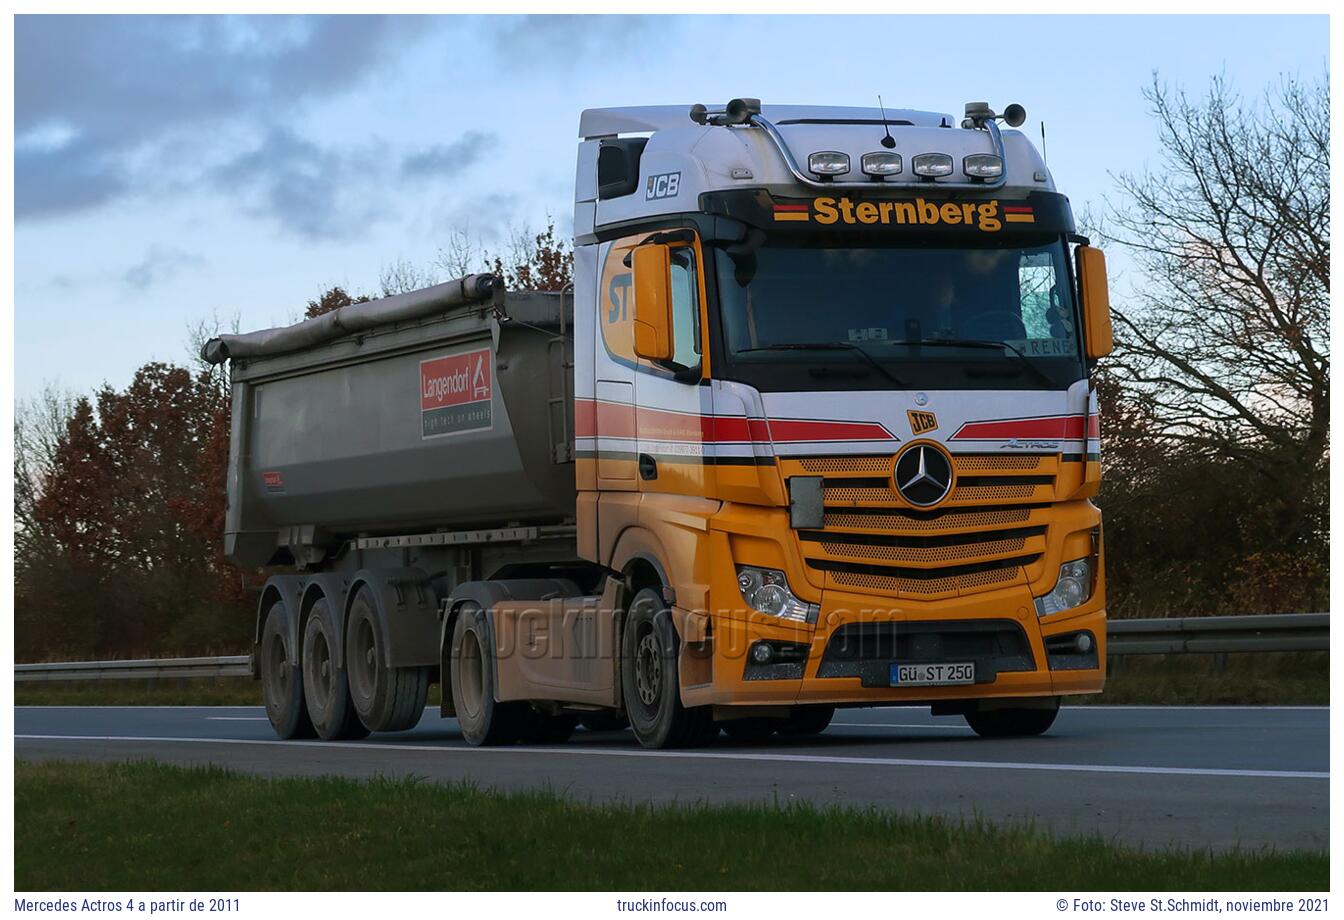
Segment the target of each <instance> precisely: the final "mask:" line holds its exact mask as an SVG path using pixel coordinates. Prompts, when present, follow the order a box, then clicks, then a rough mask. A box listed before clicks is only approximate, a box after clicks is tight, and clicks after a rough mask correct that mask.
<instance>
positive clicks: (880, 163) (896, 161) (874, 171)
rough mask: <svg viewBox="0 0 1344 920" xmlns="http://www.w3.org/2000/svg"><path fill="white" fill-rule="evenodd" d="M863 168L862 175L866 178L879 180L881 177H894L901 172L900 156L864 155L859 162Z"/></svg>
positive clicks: (889, 154)
mask: <svg viewBox="0 0 1344 920" xmlns="http://www.w3.org/2000/svg"><path fill="white" fill-rule="evenodd" d="M859 163H860V165H861V166H862V167H863V173H864V175H866V176H874V177H876V178H879V179H880V178H881V177H882V176H894V175H897V174H898V173H900V171H901V155H900V154H899V153H882V152H880V151H879V152H877V153H865V154H864V155H863V159H861V160H860V161H859Z"/></svg>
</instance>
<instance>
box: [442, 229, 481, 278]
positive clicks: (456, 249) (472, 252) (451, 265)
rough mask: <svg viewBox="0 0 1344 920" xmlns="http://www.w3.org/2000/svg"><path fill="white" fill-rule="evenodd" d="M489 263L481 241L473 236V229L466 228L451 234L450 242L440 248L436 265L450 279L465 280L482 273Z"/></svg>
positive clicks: (449, 236)
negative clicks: (474, 273) (475, 273)
mask: <svg viewBox="0 0 1344 920" xmlns="http://www.w3.org/2000/svg"><path fill="white" fill-rule="evenodd" d="M487 261H488V260H487V259H486V256H485V253H484V251H483V250H482V248H481V244H480V241H479V240H476V239H473V238H472V236H471V227H470V226H464V227H463V228H462V229H461V230H452V231H450V232H449V234H448V241H447V242H446V243H444V244H443V245H442V246H440V247H439V253H438V255H437V256H436V257H435V259H434V265H435V266H436V267H437V268H438V269H440V270H441V271H442V273H443V274H444V275H445V276H446V277H448V278H465V277H466V276H467V275H470V274H471V273H472V272H478V271H482V270H483V269H482V266H484V265H486V264H487Z"/></svg>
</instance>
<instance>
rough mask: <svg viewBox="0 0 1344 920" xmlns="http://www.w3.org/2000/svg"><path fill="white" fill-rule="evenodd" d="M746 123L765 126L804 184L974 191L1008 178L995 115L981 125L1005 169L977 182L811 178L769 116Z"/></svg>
mask: <svg viewBox="0 0 1344 920" xmlns="http://www.w3.org/2000/svg"><path fill="white" fill-rule="evenodd" d="M752 101H755V100H752ZM757 105H759V103H757ZM744 114H745V113H744ZM739 123H741V122H739ZM745 123H746V124H748V125H754V126H755V127H758V128H761V129H762V130H764V131H765V133H766V135H767V136H768V137H769V138H770V140H772V141H774V144H775V147H776V148H777V149H778V150H779V152H780V155H781V156H783V157H784V164H785V165H786V166H788V167H789V172H791V173H793V177H794V178H795V179H797V180H798V181H799V182H801V183H803V185H806V186H810V187H811V188H816V189H837V188H861V189H866V190H867V191H870V192H871V191H876V190H877V189H881V188H923V189H933V188H959V189H973V190H975V191H981V192H983V191H985V190H987V189H996V188H999V187H1001V186H1002V185H1003V184H1004V183H1005V182H1007V181H1008V158H1007V157H1006V156H1005V155H1004V151H1003V137H1002V135H1000V134H999V126H998V125H997V124H995V123H994V120H993V119H992V118H990V119H985V120H984V121H983V122H982V125H983V127H984V130H986V131H988V132H989V138H990V143H992V144H993V146H994V150H993V152H994V153H995V154H996V155H997V156H998V158H999V161H1000V162H1002V163H1003V170H1002V172H1000V174H999V175H998V176H997V177H996V178H993V179H985V180H981V181H978V182H975V181H970V180H950V181H944V180H941V179H927V178H924V177H921V176H916V177H915V178H914V179H901V180H897V181H891V180H889V179H883V180H881V181H880V182H875V181H874V180H873V179H871V178H868V177H865V178H864V179H862V180H859V181H846V182H839V181H834V180H832V181H826V182H823V181H822V180H820V179H814V178H812V177H811V176H809V175H807V173H805V172H804V171H803V170H802V169H800V168H799V166H798V161H797V160H795V159H794V157H793V151H791V150H790V149H789V145H788V143H787V142H786V141H785V140H784V137H783V135H781V134H780V133H779V129H778V128H776V127H775V126H774V125H773V124H771V122H770V120H769V119H768V118H766V117H765V116H764V115H762V114H761V113H760V112H759V111H756V112H751V113H750V114H747V115H746V118H745ZM963 130H964V129H963Z"/></svg>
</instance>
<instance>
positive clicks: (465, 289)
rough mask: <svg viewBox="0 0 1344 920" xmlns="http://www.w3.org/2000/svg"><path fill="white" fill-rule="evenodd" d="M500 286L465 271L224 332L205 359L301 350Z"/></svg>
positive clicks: (480, 296)
mask: <svg viewBox="0 0 1344 920" xmlns="http://www.w3.org/2000/svg"><path fill="white" fill-rule="evenodd" d="M499 286H500V282H499V279H498V278H497V277H495V276H494V275H490V274H480V275H467V276H466V277H465V278H458V279H457V280H455V281H445V282H444V283H443V284H436V285H434V286H433V287H429V288H425V289H424V290H421V291H409V292H407V293H405V294H394V295H393V296H391V297H383V298H381V299H379V300H370V301H368V302H366V303H355V304H351V305H350V306H348V307H340V308H339V309H336V310H332V311H331V312H330V313H324V314H323V315H321V316H315V317H313V318H312V319H306V320H304V321H303V322H301V323H295V324H294V325H292V326H281V327H278V328H276V329H262V330H260V331H258V332H248V333H244V334H242V335H221V336H218V337H217V338H213V339H211V340H210V341H208V342H206V343H205V345H203V346H202V347H201V357H202V358H204V359H205V360H206V361H207V362H209V363H210V364H223V363H224V362H225V361H227V360H229V359H230V358H258V357H262V356H263V355H279V354H284V353H286V352H291V351H300V350H302V349H304V348H311V347H313V346H314V345H320V344H321V343H323V342H328V341H331V340H332V339H336V338H340V337H341V336H343V335H349V334H351V333H354V332H363V331H365V330H368V329H373V328H375V327H378V326H386V325H388V324H389V323H398V322H405V321H407V320H412V319H419V318H421V317H424V316H431V315H433V314H435V313H442V312H443V311H445V310H448V309H451V308H452V307H458V306H462V305H464V304H469V303H479V302H481V301H484V300H488V299H489V298H490V297H491V296H492V295H493V294H494V292H495V291H496V290H497V289H498V288H499Z"/></svg>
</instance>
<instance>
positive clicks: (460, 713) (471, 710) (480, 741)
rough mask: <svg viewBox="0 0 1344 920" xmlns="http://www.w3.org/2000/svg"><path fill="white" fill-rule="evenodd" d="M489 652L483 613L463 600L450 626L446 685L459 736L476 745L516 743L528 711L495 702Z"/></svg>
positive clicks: (491, 646)
mask: <svg viewBox="0 0 1344 920" xmlns="http://www.w3.org/2000/svg"><path fill="white" fill-rule="evenodd" d="M493 649H494V644H493V643H492V642H491V641H490V627H489V624H488V623H487V622H486V619H485V611H484V610H482V609H481V607H480V605H479V604H477V603H475V602H474V601H467V602H466V603H464V604H463V605H462V607H461V609H460V610H459V611H458V614H457V622H456V623H454V624H453V642H452V646H451V647H450V650H449V655H450V660H451V661H452V663H453V666H452V677H451V678H450V680H449V683H450V689H451V691H452V694H453V708H454V709H455V710H456V711H457V724H458V726H459V727H460V728H461V729H462V737H463V738H465V739H466V741H467V743H468V744H473V745H477V746H481V745H494V744H512V743H513V742H514V741H517V740H518V735H519V731H520V730H521V729H522V727H523V720H524V718H525V716H526V715H527V712H526V710H527V709H529V707H528V706H527V704H526V703H517V702H509V703H501V702H499V701H497V700H496V699H495V669H494V661H493Z"/></svg>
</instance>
